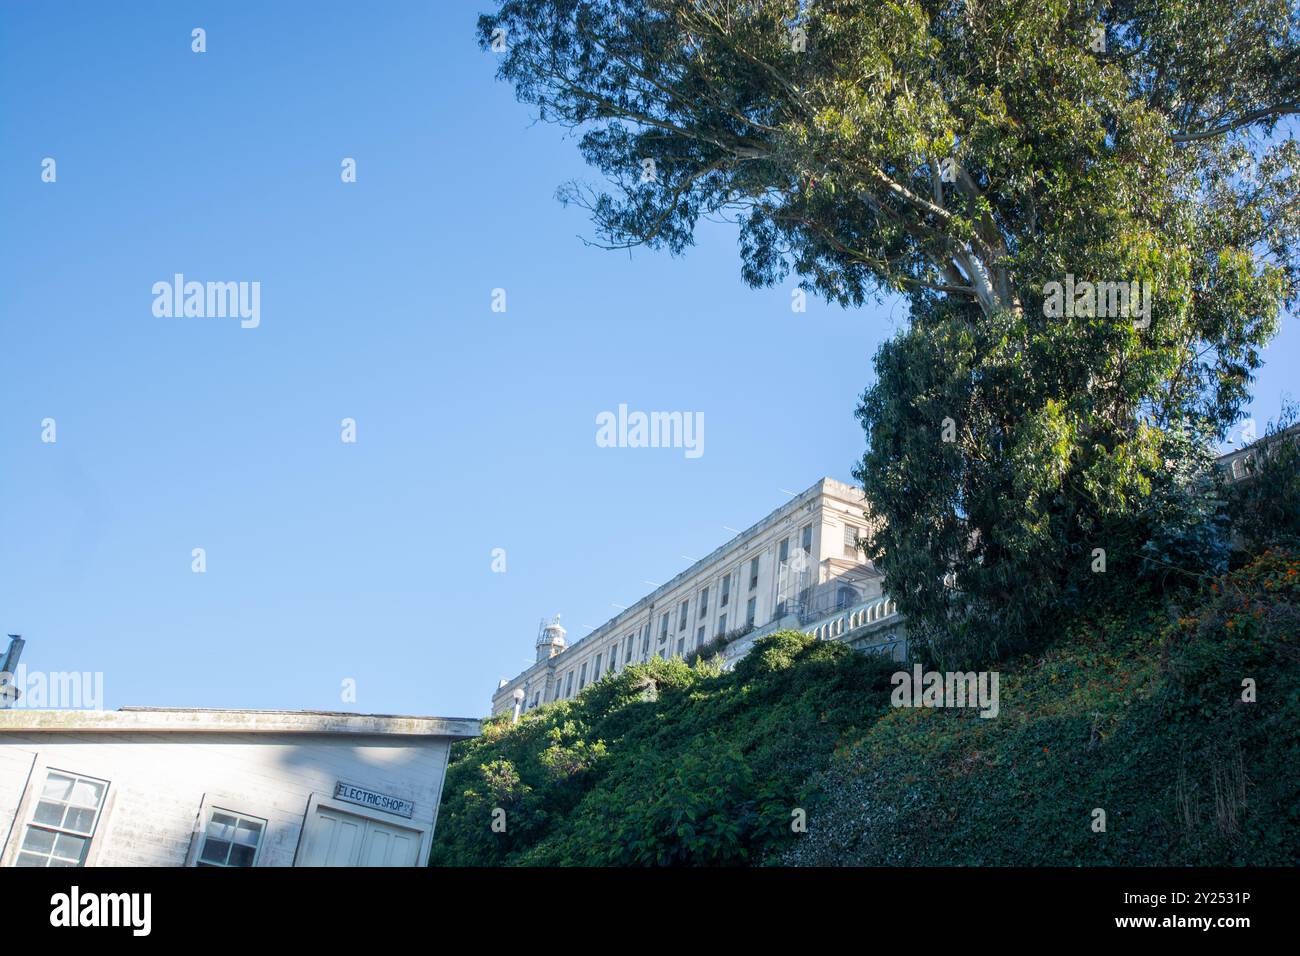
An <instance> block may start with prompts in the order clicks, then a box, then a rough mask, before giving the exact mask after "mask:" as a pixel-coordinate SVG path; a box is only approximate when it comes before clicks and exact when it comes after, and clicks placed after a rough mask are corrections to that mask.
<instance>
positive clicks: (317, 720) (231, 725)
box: [0, 707, 480, 739]
mask: <svg viewBox="0 0 1300 956" xmlns="http://www.w3.org/2000/svg"><path fill="white" fill-rule="evenodd" d="M24 732H31V733H243V734H272V733H278V734H338V735H370V736H398V737H450V738H455V739H462V738H467V737H477V736H478V735H479V732H480V725H479V721H478V719H477V718H471V717H404V716H398V715H393V714H353V713H347V712H334V711H305V710H205V709H185V708H170V707H140V708H123V709H121V710H24V709H22V708H15V709H7V710H0V734H3V733H24Z"/></svg>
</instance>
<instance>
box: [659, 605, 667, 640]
mask: <svg viewBox="0 0 1300 956" xmlns="http://www.w3.org/2000/svg"><path fill="white" fill-rule="evenodd" d="M668 617H669V615H668V612H667V611H665V612H664V616H663V617H661V618H659V641H660V643H663V642H664V641H666V640H668Z"/></svg>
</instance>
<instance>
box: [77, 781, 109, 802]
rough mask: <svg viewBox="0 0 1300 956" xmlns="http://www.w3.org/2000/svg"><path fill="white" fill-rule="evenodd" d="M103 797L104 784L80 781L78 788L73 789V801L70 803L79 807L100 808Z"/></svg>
mask: <svg viewBox="0 0 1300 956" xmlns="http://www.w3.org/2000/svg"><path fill="white" fill-rule="evenodd" d="M103 796H104V785H103V784H102V783H98V782H96V781H94V780H78V781H77V784H76V786H74V787H73V788H72V799H71V800H69V801H68V802H69V803H75V804H76V805H77V806H79V807H98V806H99V801H100V800H101V799H102V798H103Z"/></svg>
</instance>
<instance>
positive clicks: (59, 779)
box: [41, 773, 74, 800]
mask: <svg viewBox="0 0 1300 956" xmlns="http://www.w3.org/2000/svg"><path fill="white" fill-rule="evenodd" d="M73 783H74V781H73V779H72V778H71V777H68V776H65V775H63V774H61V773H51V774H50V775H49V776H48V777H46V778H45V789H44V790H42V791H41V799H42V800H67V799H68V794H70V793H72V784H73Z"/></svg>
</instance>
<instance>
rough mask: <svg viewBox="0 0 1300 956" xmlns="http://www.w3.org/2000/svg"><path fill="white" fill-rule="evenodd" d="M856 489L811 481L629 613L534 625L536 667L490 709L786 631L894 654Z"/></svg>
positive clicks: (893, 626)
mask: <svg viewBox="0 0 1300 956" xmlns="http://www.w3.org/2000/svg"><path fill="white" fill-rule="evenodd" d="M865 507H866V505H865V502H864V500H863V497H862V493H861V492H860V491H859V490H858V489H857V488H854V487H853V486H852V485H847V484H844V483H843V482H840V481H836V480H834V479H833V478H823V479H822V480H821V481H819V482H817V483H816V484H815V485H813V486H812V487H811V488H809V489H808V490H806V491H804V492H803V493H802V494H800V495H796V496H795V497H794V498H792V499H791V500H790V501H788V502H786V503H785V504H784V505H782V506H781V507H780V508H777V509H776V510H775V511H773V512H772V513H771V514H769V515H768V516H767V517H766V518H764V519H763V520H762V521H759V522H758V523H757V524H755V525H754V526H753V527H751V528H749V529H748V530H747V531H743V532H741V533H740V534H738V535H736V536H735V537H734V538H732V539H731V540H730V541H728V542H727V543H726V544H724V545H722V546H721V547H719V548H717V549H716V550H715V551H713V553H711V554H709V555H708V556H707V557H705V558H703V559H702V560H700V561H697V562H695V564H693V565H691V566H690V567H689V568H687V569H686V570H685V571H683V572H682V573H681V574H679V575H677V576H676V577H675V578H673V579H672V580H671V581H669V582H668V583H667V584H664V585H662V586H661V587H658V588H656V589H655V590H654V591H652V592H651V593H650V594H648V595H646V596H645V597H643V598H641V600H639V601H637V603H636V604H634V605H633V606H632V607H630V608H628V609H627V610H626V611H624V612H622V613H621V614H619V615H618V616H616V617H614V618H612V619H611V620H609V621H607V622H606V623H605V624H603V625H602V626H600V627H598V628H596V630H594V631H592V632H591V633H590V634H588V635H586V636H585V637H583V638H582V639H581V640H578V641H576V642H574V643H573V644H569V643H567V641H566V637H567V634H566V632H565V630H564V628H563V627H562V626H560V623H559V621H558V619H556V620H553V621H551V622H550V623H547V624H543V626H542V627H541V628H540V630H539V634H538V637H537V641H536V648H537V662H536V663H535V664H533V665H532V666H531V667H529V668H528V669H527V670H526V671H524V672H523V673H522V674H519V675H518V676H517V677H515V678H514V679H513V680H503V681H501V683H500V684H499V685H498V687H497V690H496V692H495V693H494V694H493V696H492V713H493V714H502V713H509V712H510V711H511V710H513V709H514V708H516V707H518V708H519V710H520V711H521V712H522V711H526V710H531V709H532V708H534V707H537V706H539V705H541V704H543V703H549V702H551V701H555V700H562V699H566V698H571V697H574V696H575V695H577V694H578V693H579V692H580V691H581V690H582V689H583V688H585V687H586V686H587V685H588V684H591V683H593V682H594V681H596V680H599V679H600V678H601V677H603V676H605V675H606V674H609V673H612V672H615V671H617V670H619V669H621V668H623V667H625V666H626V665H627V664H629V663H633V662H637V661H646V660H649V659H650V656H651V655H657V656H659V657H663V658H668V657H672V656H674V655H680V656H683V657H686V656H689V655H690V654H693V653H694V652H695V651H697V650H699V649H701V648H703V649H705V650H708V649H709V648H710V647H712V646H719V645H725V646H723V647H722V649H721V652H722V654H723V657H724V659H725V660H726V661H727V662H728V663H729V664H730V663H734V662H735V661H736V660H738V659H739V658H740V657H741V656H743V655H744V654H745V653H746V652H747V651H748V650H749V648H750V647H751V646H752V645H753V643H754V641H755V640H757V639H758V638H760V637H762V636H763V635H765V634H770V633H772V632H773V631H778V630H785V629H794V630H802V631H807V632H809V633H811V634H814V635H816V636H817V637H819V638H824V639H828V640H840V641H844V642H846V643H849V644H851V645H853V646H854V647H857V648H859V649H862V650H867V651H872V652H876V653H887V654H890V655H892V656H894V657H896V658H898V659H900V660H901V659H902V658H903V656H904V654H905V653H906V636H905V632H904V630H903V622H902V620H901V618H900V617H899V616H898V613H897V609H896V608H895V607H894V603H893V602H892V601H891V600H889V598H888V597H886V596H885V595H884V594H883V593H882V591H881V587H880V583H881V578H882V575H881V574H880V572H879V571H877V570H876V569H875V567H874V566H873V565H872V564H871V562H870V561H868V560H866V558H865V557H864V556H863V554H862V551H861V549H860V548H859V547H858V539H859V537H860V536H861V535H862V533H863V528H864V525H865V523H866V520H867V519H866V518H865V516H864V512H865Z"/></svg>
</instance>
